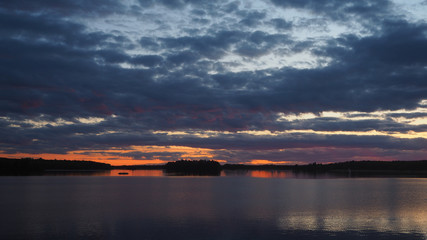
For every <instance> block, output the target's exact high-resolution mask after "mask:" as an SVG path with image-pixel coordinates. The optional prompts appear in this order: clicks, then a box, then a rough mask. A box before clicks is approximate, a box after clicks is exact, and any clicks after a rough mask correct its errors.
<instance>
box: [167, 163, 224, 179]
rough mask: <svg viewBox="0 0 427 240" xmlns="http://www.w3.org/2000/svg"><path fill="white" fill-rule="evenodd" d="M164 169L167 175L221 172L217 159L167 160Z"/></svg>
mask: <svg viewBox="0 0 427 240" xmlns="http://www.w3.org/2000/svg"><path fill="white" fill-rule="evenodd" d="M164 169H165V171H166V173H167V174H169V175H179V176H187V175H197V176H203V175H209V176H219V175H220V174H221V169H222V168H221V165H220V164H219V162H217V161H212V160H198V161H189V160H180V161H176V162H168V163H166V165H165V166H164Z"/></svg>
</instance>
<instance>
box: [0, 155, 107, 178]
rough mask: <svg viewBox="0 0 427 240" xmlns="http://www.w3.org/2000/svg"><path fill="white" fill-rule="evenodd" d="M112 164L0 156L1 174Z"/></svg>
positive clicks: (99, 167)
mask: <svg viewBox="0 0 427 240" xmlns="http://www.w3.org/2000/svg"><path fill="white" fill-rule="evenodd" d="M111 168H112V167H111V165H110V164H105V163H99V162H92V161H70V160H44V159H41V158H39V159H33V158H21V159H13V158H0V175H38V174H42V173H44V172H46V171H98V170H110V169H111Z"/></svg>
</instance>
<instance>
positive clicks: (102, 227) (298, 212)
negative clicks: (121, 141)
mask: <svg viewBox="0 0 427 240" xmlns="http://www.w3.org/2000/svg"><path fill="white" fill-rule="evenodd" d="M146 171H151V172H145V173H143V172H136V171H133V173H132V175H134V176H131V175H130V174H128V175H125V176H119V175H118V172H117V175H115V176H116V177H111V173H110V175H109V176H105V175H104V176H25V177H22V176H21V177H19V176H18V177H0V192H1V193H2V197H1V198H0V211H1V213H2V214H1V215H0V228H1V229H0V230H1V231H0V239H82V238H84V239H299V240H300V239H427V191H426V190H427V180H426V179H422V178H326V179H312V178H302V179H297V178H292V177H290V175H286V173H278V172H274V171H273V172H270V173H267V172H262V171H258V172H257V171H255V172H248V171H246V173H245V174H241V175H239V174H234V175H233V174H230V175H228V176H225V177H206V176H205V177H195V176H193V177H191V176H190V177H170V176H169V177H168V176H164V175H163V174H160V173H162V171H161V170H146ZM121 172H122V171H121ZM101 175H102V174H101ZM113 175H114V174H113ZM138 175H139V177H135V176H138ZM141 175H143V176H142V177H141ZM147 175H149V176H147ZM271 177H272V178H271Z"/></svg>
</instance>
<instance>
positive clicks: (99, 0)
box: [0, 0, 125, 17]
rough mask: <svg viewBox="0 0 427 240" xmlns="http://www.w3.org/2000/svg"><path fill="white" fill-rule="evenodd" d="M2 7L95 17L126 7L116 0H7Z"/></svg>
mask: <svg viewBox="0 0 427 240" xmlns="http://www.w3.org/2000/svg"><path fill="white" fill-rule="evenodd" d="M0 8H3V9H5V10H8V11H24V12H29V13H43V14H47V15H56V16H69V15H85V16H93V17H95V16H97V15H105V14H112V13H119V12H123V11H124V10H125V7H124V6H123V5H122V4H121V3H120V2H119V1H115V0H94V1H84V0H61V1H56V0H35V1H25V0H11V1H10V0H6V1H2V2H1V3H0Z"/></svg>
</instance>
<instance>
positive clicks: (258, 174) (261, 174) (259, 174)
mask: <svg viewBox="0 0 427 240" xmlns="http://www.w3.org/2000/svg"><path fill="white" fill-rule="evenodd" d="M288 174H289V173H287V172H285V171H266V170H252V171H250V176H251V177H254V178H286V177H288Z"/></svg>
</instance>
